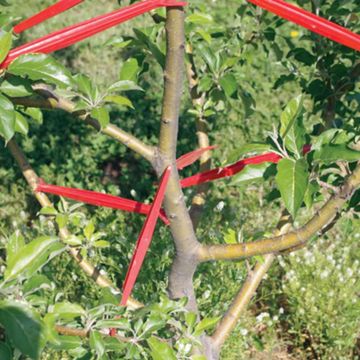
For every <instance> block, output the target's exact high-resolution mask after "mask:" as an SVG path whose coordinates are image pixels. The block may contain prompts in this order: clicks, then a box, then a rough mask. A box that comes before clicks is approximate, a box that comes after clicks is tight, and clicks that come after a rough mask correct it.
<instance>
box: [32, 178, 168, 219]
mask: <svg viewBox="0 0 360 360" xmlns="http://www.w3.org/2000/svg"><path fill="white" fill-rule="evenodd" d="M36 191H38V192H44V193H48V194H54V195H59V196H63V197H65V198H68V199H72V200H76V201H81V202H83V203H86V204H91V205H95V206H103V207H108V208H111V209H119V210H124V211H128V212H135V213H139V214H144V215H148V214H149V213H150V210H151V205H147V204H143V203H141V202H138V201H134V200H129V199H125V198H122V197H119V196H114V195H109V194H103V193H99V192H96V191H89V190H82V189H73V188H67V187H63V186H57V185H49V184H46V183H45V182H44V181H43V180H42V179H40V180H39V183H38V186H37V188H36ZM159 217H160V219H161V220H162V221H163V222H164V223H165V224H166V225H169V220H168V218H167V217H166V215H165V213H164V211H163V210H160V213H159Z"/></svg>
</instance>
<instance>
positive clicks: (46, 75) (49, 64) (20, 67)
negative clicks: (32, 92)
mask: <svg viewBox="0 0 360 360" xmlns="http://www.w3.org/2000/svg"><path fill="white" fill-rule="evenodd" d="M8 71H9V73H11V74H14V75H19V76H27V77H28V78H30V79H31V80H34V81H36V80H41V81H45V82H47V83H49V84H54V85H58V86H60V87H68V86H70V85H72V82H73V79H72V77H71V74H70V72H69V71H68V70H67V69H66V68H65V67H64V66H63V65H61V64H60V63H59V62H57V61H56V60H55V59H54V58H52V57H50V56H49V55H45V54H27V55H23V56H20V57H18V58H17V59H15V60H14V61H13V62H12V63H11V64H10V66H9V68H8Z"/></svg>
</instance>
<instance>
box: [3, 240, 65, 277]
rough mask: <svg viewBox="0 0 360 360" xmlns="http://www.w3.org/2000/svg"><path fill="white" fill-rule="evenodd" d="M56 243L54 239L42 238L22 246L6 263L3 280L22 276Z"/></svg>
mask: <svg viewBox="0 0 360 360" xmlns="http://www.w3.org/2000/svg"><path fill="white" fill-rule="evenodd" d="M56 242H58V239H57V238H56V237H51V236H42V237H40V238H37V239H35V240H33V241H31V242H30V243H29V244H27V245H25V246H23V247H22V248H21V249H20V250H19V251H18V252H17V253H16V255H15V256H14V257H12V258H10V261H8V266H7V268H6V271H5V279H6V280H7V281H10V280H13V279H15V278H16V277H17V276H18V275H20V274H22V273H23V272H24V271H26V270H27V269H28V268H29V266H30V265H31V263H32V262H34V261H35V259H37V258H38V257H40V256H41V255H43V254H47V252H48V250H49V248H50V247H51V246H52V245H53V244H54V243H56Z"/></svg>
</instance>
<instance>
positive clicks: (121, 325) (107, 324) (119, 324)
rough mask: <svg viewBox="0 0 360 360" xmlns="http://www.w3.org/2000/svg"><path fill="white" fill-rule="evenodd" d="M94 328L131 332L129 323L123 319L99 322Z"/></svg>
mask: <svg viewBox="0 0 360 360" xmlns="http://www.w3.org/2000/svg"><path fill="white" fill-rule="evenodd" d="M96 328H98V329H106V328H114V329H122V330H128V331H130V330H131V324H130V321H129V320H127V319H125V318H123V319H113V320H100V321H98V322H97V323H96Z"/></svg>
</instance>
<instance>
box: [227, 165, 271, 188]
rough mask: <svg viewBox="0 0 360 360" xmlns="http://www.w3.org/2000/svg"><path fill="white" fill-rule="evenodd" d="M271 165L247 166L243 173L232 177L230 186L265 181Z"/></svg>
mask: <svg viewBox="0 0 360 360" xmlns="http://www.w3.org/2000/svg"><path fill="white" fill-rule="evenodd" d="M269 166H271V164H269V163H262V164H255V165H246V166H245V167H244V169H243V170H242V171H240V172H239V173H237V174H236V175H235V176H233V177H232V179H231V182H230V185H232V186H235V185H246V184H248V183H250V182H253V181H258V180H263V179H264V174H265V172H266V170H267V169H268V168H269Z"/></svg>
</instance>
